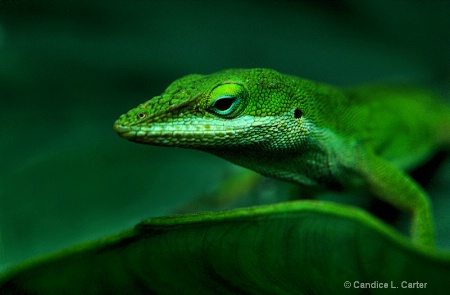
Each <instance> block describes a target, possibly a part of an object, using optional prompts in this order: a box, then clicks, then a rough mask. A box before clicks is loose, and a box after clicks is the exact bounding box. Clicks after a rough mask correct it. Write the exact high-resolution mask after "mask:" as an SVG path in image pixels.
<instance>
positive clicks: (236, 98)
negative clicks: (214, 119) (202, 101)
mask: <svg viewBox="0 0 450 295" xmlns="http://www.w3.org/2000/svg"><path fill="white" fill-rule="evenodd" d="M221 100H232V101H231V102H230V106H229V107H227V108H226V109H225V110H220V109H219V108H217V106H216V105H217V103H218V102H220V101H221ZM240 102H241V98H240V97H239V96H234V95H221V96H219V97H218V98H216V99H215V100H214V101H213V103H212V105H211V110H212V111H213V112H214V113H216V114H217V115H222V116H227V115H230V114H231V113H233V112H234V111H235V110H236V109H237V108H238V106H239V104H240Z"/></svg>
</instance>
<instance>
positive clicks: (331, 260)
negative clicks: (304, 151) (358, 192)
mask: <svg viewBox="0 0 450 295" xmlns="http://www.w3.org/2000/svg"><path fill="white" fill-rule="evenodd" d="M344 245H345V246H344ZM449 272H450V254H449V253H446V254H443V253H436V252H434V251H430V249H427V248H420V247H417V246H413V245H412V244H411V243H410V241H409V240H407V239H405V238H404V237H401V236H399V235H398V233H396V232H394V231H393V230H392V229H390V228H387V227H386V225H384V224H382V223H380V222H379V221H377V220H375V219H374V218H373V217H371V216H370V215H368V214H367V213H365V212H364V211H362V210H360V209H356V208H355V207H345V206H342V205H333V204H331V203H324V202H317V201H304V202H285V203H278V204H275V205H268V206H257V207H253V208H244V209H237V210H234V211H225V212H224V211H222V212H217V213H204V214H193V215H183V216H171V217H160V218H154V219H150V220H146V221H144V222H142V223H141V224H139V225H137V226H136V227H135V228H134V229H132V230H128V231H125V232H122V233H120V234H117V235H113V236H110V237H106V238H103V239H101V240H99V241H96V242H92V243H89V244H84V245H78V246H75V247H72V248H71V249H68V250H65V251H63V252H59V253H56V254H54V255H51V256H48V257H44V258H42V259H40V260H35V261H31V262H30V263H28V264H25V265H22V266H20V267H19V268H17V269H15V270H13V271H12V272H10V273H9V274H7V275H6V276H0V293H1V294H4V295H6V294H14V295H16V294H36V295H37V294H43V295H50V294H110V293H111V294H168V295H171V294H185V295H187V294H193V295H196V294H254V295H260V294H299V295H301V294H305V295H306V294H324V295H325V294H365V292H366V291H370V294H383V295H385V294H408V295H410V294H424V292H426V293H427V294H448V290H449V289H450V282H449V281H448V280H447V278H448V273H449ZM364 283H365V284H371V285H374V286H373V287H370V288H369V287H364V285H363V284H364ZM368 293H369V292H368Z"/></svg>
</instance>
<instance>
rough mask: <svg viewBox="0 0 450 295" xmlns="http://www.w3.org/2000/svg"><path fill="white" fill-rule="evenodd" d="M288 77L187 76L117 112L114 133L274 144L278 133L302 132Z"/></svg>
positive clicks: (174, 142)
mask: <svg viewBox="0 0 450 295" xmlns="http://www.w3.org/2000/svg"><path fill="white" fill-rule="evenodd" d="M292 83H293V78H292V79H291V78H290V77H288V76H284V75H281V74H280V73H278V72H276V71H273V70H269V69H234V70H226V71H222V72H218V73H214V74H211V75H189V76H186V77H183V78H181V79H179V80H176V81H175V82H173V83H172V84H171V85H170V86H169V87H168V88H167V89H166V90H165V92H164V93H162V94H161V95H159V96H156V97H154V98H152V99H150V100H149V101H147V102H145V103H142V104H140V105H139V106H137V107H136V108H134V109H132V110H130V111H129V112H128V113H126V114H124V115H122V116H121V117H120V118H119V119H118V120H117V121H116V122H115V123H114V129H115V130H116V132H117V133H118V134H119V135H120V136H122V137H124V138H126V139H129V140H131V141H135V142H138V143H144V144H151V145H164V146H178V147H188V148H195V149H205V150H214V149H229V148H233V147H234V148H243V147H252V148H257V149H264V148H266V149H270V148H276V145H277V144H278V145H279V144H286V143H281V142H279V141H278V139H279V138H283V140H286V137H282V136H280V133H283V134H297V138H296V139H295V140H296V141H298V140H300V137H301V136H300V135H301V134H306V133H307V128H306V127H307V126H306V125H305V124H303V123H304V122H302V119H303V117H302V115H303V111H302V110H301V108H300V107H299V106H298V105H297V104H298V98H295V99H294V92H295V91H294V90H293V88H294V87H293V86H292Z"/></svg>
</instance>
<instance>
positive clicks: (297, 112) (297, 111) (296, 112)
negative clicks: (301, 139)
mask: <svg viewBox="0 0 450 295" xmlns="http://www.w3.org/2000/svg"><path fill="white" fill-rule="evenodd" d="M302 116H303V112H302V111H301V110H300V109H299V108H297V109H295V110H294V118H295V119H300V118H301V117H302Z"/></svg>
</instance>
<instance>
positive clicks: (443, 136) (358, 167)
mask: <svg viewBox="0 0 450 295" xmlns="http://www.w3.org/2000/svg"><path fill="white" fill-rule="evenodd" d="M433 96H434V95H433V94H432V93H431V92H428V91H425V90H421V89H418V88H413V87H408V86H394V85H372V86H370V85H367V86H362V87H357V88H351V89H340V88H337V87H333V86H330V85H326V84H321V83H317V82H313V81H309V80H305V79H301V78H297V77H293V76H288V75H283V74H280V73H278V72H276V71H274V70H270V69H231V70H225V71H221V72H217V73H214V74H211V75H189V76H185V77H183V78H181V79H179V80H176V81H175V82H173V83H172V84H171V85H170V86H169V87H168V88H167V89H166V91H165V92H164V93H163V94H161V95H160V96H156V97H154V98H152V99H151V100H149V101H147V102H145V103H142V104H140V105H139V106H137V107H136V108H134V109H132V110H130V111H129V112H128V113H126V114H124V115H122V116H121V117H120V118H119V119H118V120H117V121H116V122H115V123H114V129H115V130H116V132H117V133H118V134H119V135H120V136H122V137H124V138H126V139H129V140H131V141H134V142H138V143H144V144H150V145H161V146H176V147H185V148H192V149H198V150H203V151H206V152H209V153H212V154H214V155H217V156H219V157H222V158H224V159H226V160H229V161H231V162H233V163H235V164H238V165H241V166H244V167H247V168H249V169H252V170H254V171H256V172H258V173H260V174H263V175H266V176H269V177H275V178H279V179H283V180H287V181H291V182H295V183H298V184H300V185H301V186H302V187H304V188H306V189H305V191H307V192H308V193H313V194H314V193H317V192H320V191H321V190H334V189H339V190H341V189H345V190H350V189H355V188H360V189H361V188H362V189H365V190H368V191H369V192H371V193H372V194H373V195H374V196H375V197H377V198H379V199H381V200H384V201H385V202H388V203H389V204H391V205H393V206H394V207H397V208H399V209H401V210H404V211H408V212H410V213H411V214H412V226H411V233H412V240H413V241H415V242H416V243H418V244H421V245H427V246H433V245H434V226H433V217H432V213H431V205H430V201H429V198H428V197H427V195H426V193H425V192H424V191H423V189H422V188H421V187H420V186H419V185H418V184H417V183H416V182H415V181H414V180H412V179H411V178H410V177H409V176H408V175H407V174H406V173H405V172H404V171H407V170H409V169H411V168H414V167H416V166H418V165H419V164H421V163H423V162H424V161H426V160H427V158H428V157H430V156H431V155H432V154H433V153H434V152H436V151H437V150H438V149H442V148H448V147H449V145H450V108H449V107H448V106H446V105H444V104H443V103H442V102H439V101H438V100H437V99H436V98H434V97H433Z"/></svg>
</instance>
